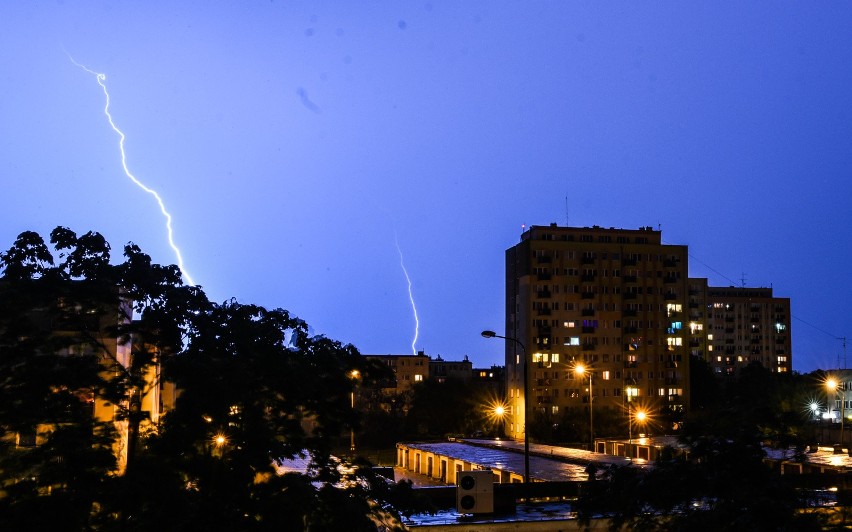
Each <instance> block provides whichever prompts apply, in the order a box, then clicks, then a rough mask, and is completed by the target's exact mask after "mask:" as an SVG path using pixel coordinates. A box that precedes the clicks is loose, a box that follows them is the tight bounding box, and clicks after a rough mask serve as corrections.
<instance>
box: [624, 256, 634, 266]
mask: <svg viewBox="0 0 852 532" xmlns="http://www.w3.org/2000/svg"><path fill="white" fill-rule="evenodd" d="M636 263H637V261H636V259H633V258H625V259H621V265H622V266H636Z"/></svg>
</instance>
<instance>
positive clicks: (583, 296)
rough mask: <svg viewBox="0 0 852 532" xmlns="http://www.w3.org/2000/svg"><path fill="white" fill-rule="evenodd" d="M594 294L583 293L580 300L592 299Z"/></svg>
mask: <svg viewBox="0 0 852 532" xmlns="http://www.w3.org/2000/svg"><path fill="white" fill-rule="evenodd" d="M594 298H595V294H594V293H592V292H583V293H582V295H581V299H594Z"/></svg>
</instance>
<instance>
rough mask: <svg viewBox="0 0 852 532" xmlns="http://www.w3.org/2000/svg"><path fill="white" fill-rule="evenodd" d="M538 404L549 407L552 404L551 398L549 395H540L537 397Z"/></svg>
mask: <svg viewBox="0 0 852 532" xmlns="http://www.w3.org/2000/svg"><path fill="white" fill-rule="evenodd" d="M537 399H538V404H540V405H549V404H551V403H552V402H553V398H552V397H550V396H549V395H540V396H538V397H537Z"/></svg>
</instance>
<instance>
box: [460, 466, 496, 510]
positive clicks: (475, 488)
mask: <svg viewBox="0 0 852 532" xmlns="http://www.w3.org/2000/svg"><path fill="white" fill-rule="evenodd" d="M456 510H458V512H459V513H461V514H490V513H493V512H494V473H492V472H491V471H490V470H478V471H460V472H459V473H458V476H457V477H456Z"/></svg>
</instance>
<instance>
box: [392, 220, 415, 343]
mask: <svg viewBox="0 0 852 532" xmlns="http://www.w3.org/2000/svg"><path fill="white" fill-rule="evenodd" d="M393 236H394V242H396V250H397V252H399V265H400V266H402V273H404V274H405V280H406V281H407V282H408V300H409V301H411V310H413V311H414V339H413V340H412V341H411V351H412V354H414V355H416V354H417V336H418V335H419V334H420V318H418V317H417V305H415V304H414V293H413V292H412V291H411V277H409V276H408V270H406V269H405V261H404V260H403V258H402V248H400V247H399V238H398V237H397V235H396V233H394V235H393Z"/></svg>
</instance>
